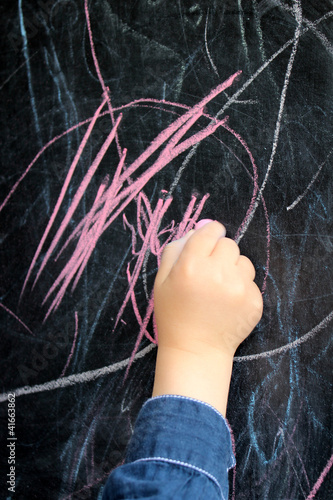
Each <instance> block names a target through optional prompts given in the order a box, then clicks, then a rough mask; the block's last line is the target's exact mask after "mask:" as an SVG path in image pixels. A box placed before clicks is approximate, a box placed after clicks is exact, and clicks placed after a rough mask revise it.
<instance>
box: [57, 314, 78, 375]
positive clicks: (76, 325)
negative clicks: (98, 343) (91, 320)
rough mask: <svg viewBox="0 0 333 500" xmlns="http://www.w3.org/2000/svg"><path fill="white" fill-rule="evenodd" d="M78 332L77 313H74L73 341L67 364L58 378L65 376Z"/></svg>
mask: <svg viewBox="0 0 333 500" xmlns="http://www.w3.org/2000/svg"><path fill="white" fill-rule="evenodd" d="M78 331H79V318H78V314H77V311H75V333H74V340H73V344H72V348H71V352H70V354H69V356H68V359H67V363H66V364H65V366H64V369H63V370H62V373H61V375H60V377H63V376H64V375H65V373H66V370H67V368H68V366H69V363H70V361H71V359H72V357H73V354H74V349H75V343H76V339H77V334H78Z"/></svg>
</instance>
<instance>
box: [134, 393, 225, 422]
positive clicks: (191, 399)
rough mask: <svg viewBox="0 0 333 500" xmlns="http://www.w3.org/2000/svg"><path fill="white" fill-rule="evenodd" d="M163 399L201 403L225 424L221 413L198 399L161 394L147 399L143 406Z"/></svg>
mask: <svg viewBox="0 0 333 500" xmlns="http://www.w3.org/2000/svg"><path fill="white" fill-rule="evenodd" d="M163 398H175V399H185V400H187V401H194V402H195V403H201V404H202V405H205V406H207V407H208V408H211V409H212V410H214V411H215V413H217V415H218V416H219V417H221V418H222V420H224V422H225V423H226V419H225V418H224V416H223V415H222V413H220V412H219V411H218V410H217V409H216V408H214V406H212V405H210V404H209V403H206V402H205V401H201V400H200V399H195V398H191V397H189V396H180V395H178V394H163V395H161V396H154V397H152V398H150V399H148V401H146V402H145V404H144V405H146V404H147V403H149V401H153V400H154V399H163Z"/></svg>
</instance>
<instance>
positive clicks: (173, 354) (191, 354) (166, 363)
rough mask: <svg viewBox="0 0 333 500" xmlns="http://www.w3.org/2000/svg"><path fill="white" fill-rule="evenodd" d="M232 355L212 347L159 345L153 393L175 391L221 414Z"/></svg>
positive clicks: (225, 403) (224, 410)
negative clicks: (196, 347) (199, 350)
mask: <svg viewBox="0 0 333 500" xmlns="http://www.w3.org/2000/svg"><path fill="white" fill-rule="evenodd" d="M232 364H233V356H232V355H231V354H229V353H227V352H226V353H225V352H221V351H219V350H216V349H213V348H207V349H201V352H198V351H196V350H183V349H179V348H177V347H176V348H174V347H170V346H165V345H163V346H160V347H159V348H158V353H157V362H156V372H155V382H154V389H153V396H160V395H163V394H175V395H180V396H187V397H192V398H195V399H198V400H201V401H204V402H206V403H209V404H210V405H212V406H214V407H215V408H216V409H217V410H218V411H219V412H220V413H222V415H224V416H225V413H226V406H227V399H228V392H229V385H230V379H231V373H232Z"/></svg>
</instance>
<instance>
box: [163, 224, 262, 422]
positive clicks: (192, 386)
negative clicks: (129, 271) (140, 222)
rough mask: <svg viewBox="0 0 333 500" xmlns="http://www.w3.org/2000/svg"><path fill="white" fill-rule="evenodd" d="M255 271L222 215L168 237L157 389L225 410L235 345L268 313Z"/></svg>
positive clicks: (165, 251)
mask: <svg viewBox="0 0 333 500" xmlns="http://www.w3.org/2000/svg"><path fill="white" fill-rule="evenodd" d="M254 278H255V270H254V267H253V265H252V263H251V261H250V260H249V259H248V258H247V257H245V256H243V255H240V251H239V248H238V245H237V244H236V243H235V242H234V241H233V240H231V239H229V238H226V237H225V228H224V226H223V225H222V224H220V223H219V222H216V221H214V222H209V223H207V224H205V225H204V226H203V227H200V228H199V229H197V230H195V231H194V230H192V231H190V232H189V233H188V234H187V235H186V236H184V237H183V238H181V239H179V240H177V241H174V242H172V243H170V244H169V245H167V247H166V248H165V250H164V252H163V255H162V261H161V265H160V268H159V271H158V273H157V276H156V279H155V286H154V303H155V318H156V323H157V330H158V352H157V361H156V372H155V381H154V388H153V396H159V395H163V394H173V395H181V396H187V397H192V398H195V399H198V400H201V401H204V402H206V403H209V404H211V405H212V406H214V407H215V408H216V409H217V410H218V411H219V412H220V413H221V414H222V415H224V416H225V414H226V408H227V400H228V393H229V385H230V379H231V373H232V365H233V357H234V354H235V351H236V349H237V347H238V346H239V344H240V343H241V342H242V341H243V340H244V339H245V338H246V337H248V335H249V334H250V333H251V331H252V330H253V329H254V327H255V326H256V325H257V323H258V322H259V321H260V318H261V316H262V310H263V302H262V296H261V293H260V290H259V289H258V287H257V285H256V284H255V283H254V281H253V280H254Z"/></svg>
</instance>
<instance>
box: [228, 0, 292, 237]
mask: <svg viewBox="0 0 333 500" xmlns="http://www.w3.org/2000/svg"><path fill="white" fill-rule="evenodd" d="M294 10H295V18H296V21H297V28H296V30H295V35H294V40H293V46H292V51H291V54H290V57H289V61H288V66H287V70H286V74H285V78H284V82H283V87H282V91H281V98H280V106H279V112H278V116H277V120H276V124H275V130H274V138H273V144H272V151H271V156H270V159H269V163H268V167H267V170H266V174H265V178H264V180H263V182H262V185H261V188H260V191H259V193H258V196H257V199H256V201H255V204H254V206H253V208H252V210H251V213H250V214H249V215H248V217H247V219H246V221H245V223H244V225H243V227H242V230H241V232H240V234H239V237H238V242H239V241H240V240H241V239H242V238H243V236H244V234H245V232H246V231H247V229H248V227H249V225H250V222H251V221H252V219H253V217H254V214H255V212H256V210H257V208H258V205H259V202H260V200H261V197H262V193H263V191H264V189H265V187H266V184H267V181H268V178H269V175H270V172H271V170H272V167H273V163H274V159H275V154H276V151H277V146H278V143H279V136H280V129H281V122H282V116H283V110H284V105H285V101H286V97H287V90H288V86H289V80H290V76H291V72H292V69H293V65H294V61H295V57H296V53H297V48H298V43H299V40H300V37H301V26H302V12H301V7H300V4H299V1H298V0H295V2H294Z"/></svg>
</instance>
